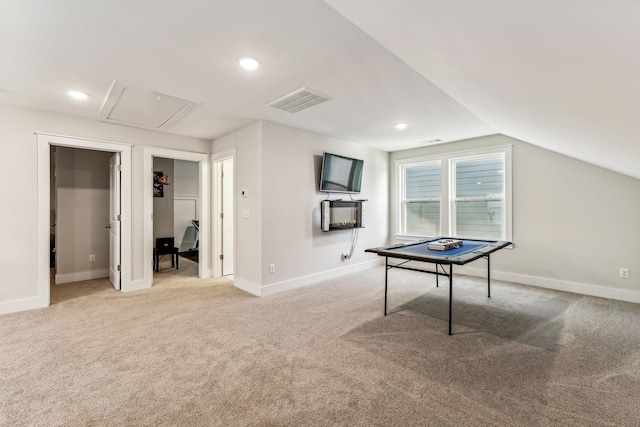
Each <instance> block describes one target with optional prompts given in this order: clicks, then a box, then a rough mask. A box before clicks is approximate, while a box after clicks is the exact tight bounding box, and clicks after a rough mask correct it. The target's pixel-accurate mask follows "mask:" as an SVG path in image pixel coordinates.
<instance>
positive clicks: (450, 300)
mask: <svg viewBox="0 0 640 427" xmlns="http://www.w3.org/2000/svg"><path fill="white" fill-rule="evenodd" d="M452 307H453V264H449V335H451V320H452V319H451V317H452V313H453V310H452Z"/></svg>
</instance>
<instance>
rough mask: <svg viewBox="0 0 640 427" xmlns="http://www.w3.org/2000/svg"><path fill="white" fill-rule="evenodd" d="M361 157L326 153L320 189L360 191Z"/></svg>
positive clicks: (335, 191)
mask: <svg viewBox="0 0 640 427" xmlns="http://www.w3.org/2000/svg"><path fill="white" fill-rule="evenodd" d="M363 164H364V162H363V161H362V160H359V159H352V158H350V157H344V156H339V155H337V154H331V153H324V156H323V157H322V174H321V176H320V191H325V192H327V193H359V192H360V188H361V186H362V165H363Z"/></svg>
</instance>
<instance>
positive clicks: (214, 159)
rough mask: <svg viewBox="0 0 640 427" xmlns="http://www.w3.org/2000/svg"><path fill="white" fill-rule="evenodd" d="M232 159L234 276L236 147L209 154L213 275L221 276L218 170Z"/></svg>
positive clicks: (235, 263)
mask: <svg viewBox="0 0 640 427" xmlns="http://www.w3.org/2000/svg"><path fill="white" fill-rule="evenodd" d="M228 159H232V160H233V190H234V191H233V213H234V215H235V217H236V218H234V230H235V232H234V233H233V260H234V261H233V262H234V267H233V275H234V277H236V276H237V274H238V262H237V260H238V257H237V256H236V254H237V253H238V247H237V236H238V233H237V229H238V226H239V224H238V221H237V218H238V210H237V198H236V194H237V191H236V188H237V186H236V176H237V170H238V168H237V164H236V149H235V148H231V149H228V150H225V151H221V152H219V153H215V154H212V155H211V170H212V174H211V175H212V182H213V185H212V186H211V199H212V201H213V203H212V206H213V208H212V212H213V215H212V216H213V230H214V232H213V233H212V234H214V235H216V238H215V239H213V242H212V243H213V250H212V251H211V265H212V275H213V277H222V261H221V260H220V254H222V233H221V230H222V226H223V225H222V219H221V218H220V214H222V180H221V179H220V171H221V168H222V163H223V162H224V161H225V160H228Z"/></svg>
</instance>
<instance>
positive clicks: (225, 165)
mask: <svg viewBox="0 0 640 427" xmlns="http://www.w3.org/2000/svg"><path fill="white" fill-rule="evenodd" d="M221 166H222V176H221V179H220V181H221V185H220V199H221V200H222V224H221V225H222V227H221V231H220V235H221V238H222V245H221V246H222V254H221V255H222V256H221V258H222V275H223V276H226V277H228V278H230V279H233V274H234V261H235V260H234V249H233V242H234V240H235V236H234V226H235V224H234V218H235V217H234V210H233V194H234V189H233V157H230V158H228V159H224V160H223V161H222V163H221Z"/></svg>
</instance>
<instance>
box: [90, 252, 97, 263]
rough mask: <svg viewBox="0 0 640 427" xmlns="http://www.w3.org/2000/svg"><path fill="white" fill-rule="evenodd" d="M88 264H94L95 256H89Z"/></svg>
mask: <svg viewBox="0 0 640 427" xmlns="http://www.w3.org/2000/svg"><path fill="white" fill-rule="evenodd" d="M89 262H96V256H95V255H93V254H91V255H89Z"/></svg>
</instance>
